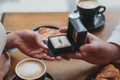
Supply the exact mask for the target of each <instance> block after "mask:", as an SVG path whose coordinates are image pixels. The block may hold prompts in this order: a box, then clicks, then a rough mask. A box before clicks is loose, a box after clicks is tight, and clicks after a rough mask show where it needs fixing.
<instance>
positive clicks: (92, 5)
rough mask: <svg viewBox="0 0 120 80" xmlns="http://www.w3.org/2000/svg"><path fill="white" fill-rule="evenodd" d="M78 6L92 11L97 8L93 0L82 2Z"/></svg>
mask: <svg viewBox="0 0 120 80" xmlns="http://www.w3.org/2000/svg"><path fill="white" fill-rule="evenodd" d="M78 6H79V7H81V8H85V9H92V8H96V7H98V6H99V5H98V3H97V1H94V0H84V1H80V2H79V3H78Z"/></svg>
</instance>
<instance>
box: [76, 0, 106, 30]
mask: <svg viewBox="0 0 120 80" xmlns="http://www.w3.org/2000/svg"><path fill="white" fill-rule="evenodd" d="M77 9H78V11H79V14H80V20H81V22H82V23H83V25H84V26H85V27H86V28H87V29H88V28H90V27H94V26H95V25H94V22H95V17H96V15H97V16H98V15H100V14H103V12H105V10H106V7H105V6H102V5H99V4H98V2H97V1H96V0H80V1H79V2H78V4H77Z"/></svg>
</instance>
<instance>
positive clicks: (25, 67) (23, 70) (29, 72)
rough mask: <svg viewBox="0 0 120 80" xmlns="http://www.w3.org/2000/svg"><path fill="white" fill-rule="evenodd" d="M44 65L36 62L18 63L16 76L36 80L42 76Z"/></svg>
mask: <svg viewBox="0 0 120 80" xmlns="http://www.w3.org/2000/svg"><path fill="white" fill-rule="evenodd" d="M44 69H45V68H44V65H43V64H42V63H40V62H39V61H36V60H27V61H23V62H21V63H19V64H18V65H17V67H16V74H17V75H18V76H19V77H20V78H22V79H37V78H39V77H40V76H42V75H43V74H44Z"/></svg>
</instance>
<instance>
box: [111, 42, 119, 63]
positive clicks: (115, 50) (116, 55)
mask: <svg viewBox="0 0 120 80" xmlns="http://www.w3.org/2000/svg"><path fill="white" fill-rule="evenodd" d="M110 46H111V50H112V53H113V54H114V56H113V59H112V62H116V61H118V60H120V46H119V45H117V44H115V43H111V42H110Z"/></svg>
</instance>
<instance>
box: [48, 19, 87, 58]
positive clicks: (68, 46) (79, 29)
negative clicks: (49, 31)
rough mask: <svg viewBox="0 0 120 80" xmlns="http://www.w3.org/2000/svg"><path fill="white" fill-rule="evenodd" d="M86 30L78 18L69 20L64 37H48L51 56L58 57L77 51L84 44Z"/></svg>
mask: <svg viewBox="0 0 120 80" xmlns="http://www.w3.org/2000/svg"><path fill="white" fill-rule="evenodd" d="M86 35H87V29H86V28H85V27H84V26H83V24H82V23H81V21H80V19H79V18H69V24H68V30H67V34H65V35H58V36H51V37H48V43H47V44H48V48H49V53H50V55H51V56H59V55H64V54H68V53H74V52H75V51H79V47H80V46H81V45H83V44H84V43H85V40H86Z"/></svg>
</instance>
